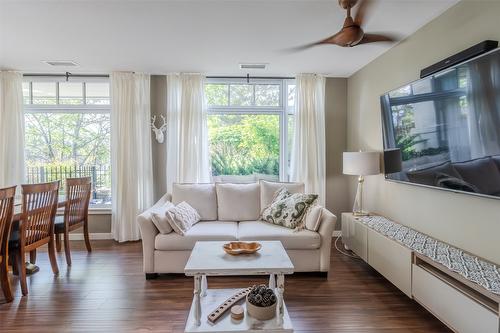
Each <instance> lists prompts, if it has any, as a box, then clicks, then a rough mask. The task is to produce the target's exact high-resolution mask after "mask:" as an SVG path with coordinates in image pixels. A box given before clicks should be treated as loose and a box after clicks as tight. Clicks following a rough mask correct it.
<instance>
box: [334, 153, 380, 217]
mask: <svg viewBox="0 0 500 333" xmlns="http://www.w3.org/2000/svg"><path fill="white" fill-rule="evenodd" d="M343 173H344V175H353V176H358V190H357V192H356V198H355V199H354V206H353V208H352V213H353V214H354V216H366V215H368V213H367V212H365V211H363V183H364V181H365V178H364V176H368V175H377V174H379V173H380V153H378V152H361V151H360V152H345V153H344V156H343Z"/></svg>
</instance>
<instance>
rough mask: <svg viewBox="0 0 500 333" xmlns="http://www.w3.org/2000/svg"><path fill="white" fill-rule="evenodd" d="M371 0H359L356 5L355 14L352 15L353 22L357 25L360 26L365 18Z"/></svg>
mask: <svg viewBox="0 0 500 333" xmlns="http://www.w3.org/2000/svg"><path fill="white" fill-rule="evenodd" d="M372 3H373V1H372V0H361V1H360V3H359V5H358V11H357V12H356V16H355V17H354V23H355V24H357V25H358V26H360V27H361V26H362V25H363V23H364V22H365V19H366V14H367V12H368V11H369V10H370V7H371V4H372Z"/></svg>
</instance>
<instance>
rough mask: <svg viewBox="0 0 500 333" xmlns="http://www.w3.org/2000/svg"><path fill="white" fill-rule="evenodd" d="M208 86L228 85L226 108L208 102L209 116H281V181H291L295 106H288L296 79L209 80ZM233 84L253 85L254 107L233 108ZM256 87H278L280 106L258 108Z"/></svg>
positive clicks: (206, 81)
mask: <svg viewBox="0 0 500 333" xmlns="http://www.w3.org/2000/svg"><path fill="white" fill-rule="evenodd" d="M207 84H226V85H228V103H227V105H224V106H220V105H217V106H210V105H208V103H207V102H206V111H207V116H208V115H277V116H279V140H280V156H279V180H280V181H289V179H290V167H289V165H288V153H289V148H288V135H289V133H288V118H289V116H290V115H294V114H295V106H293V107H290V106H288V86H290V85H295V79H274V78H269V79H263V78H259V79H252V78H250V80H249V82H248V81H247V79H246V78H230V77H228V78H207V79H206V80H205V85H207ZM231 84H245V85H246V84H250V85H253V96H252V101H253V105H251V106H231V87H230V85H231ZM256 85H278V86H279V87H280V93H279V105H278V106H258V105H255V86H256Z"/></svg>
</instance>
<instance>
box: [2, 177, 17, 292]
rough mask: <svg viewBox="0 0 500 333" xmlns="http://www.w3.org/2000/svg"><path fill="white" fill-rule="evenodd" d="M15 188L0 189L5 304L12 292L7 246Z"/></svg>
mask: <svg viewBox="0 0 500 333" xmlns="http://www.w3.org/2000/svg"><path fill="white" fill-rule="evenodd" d="M15 194H16V187H15V186H13V187H8V188H3V189H0V245H1V248H0V284H1V285H2V290H3V294H4V296H5V300H6V301H7V302H12V300H13V299H14V297H12V291H11V289H10V283H9V276H8V272H9V264H8V260H7V258H8V253H9V251H8V248H9V247H8V244H9V234H10V225H11V222H12V215H13V214H14V196H15Z"/></svg>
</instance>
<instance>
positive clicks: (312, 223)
mask: <svg viewBox="0 0 500 333" xmlns="http://www.w3.org/2000/svg"><path fill="white" fill-rule="evenodd" d="M322 214H323V207H321V206H319V205H314V206H312V207H311V208H309V211H308V212H307V215H306V217H305V225H306V229H307V230H311V231H318V229H319V226H320V224H321V215H322Z"/></svg>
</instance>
